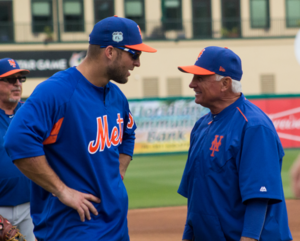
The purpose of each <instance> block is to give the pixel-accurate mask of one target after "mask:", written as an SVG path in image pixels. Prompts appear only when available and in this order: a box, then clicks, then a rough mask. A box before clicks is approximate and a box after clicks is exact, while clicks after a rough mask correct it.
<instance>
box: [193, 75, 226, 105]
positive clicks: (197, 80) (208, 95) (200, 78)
mask: <svg viewBox="0 0 300 241" xmlns="http://www.w3.org/2000/svg"><path fill="white" fill-rule="evenodd" d="M189 87H190V88H192V89H194V91H195V102H196V103H197V104H200V105H202V106H204V107H207V108H212V107H215V105H217V104H218V102H219V101H220V100H221V88H222V81H216V75H194V77H193V79H192V81H191V83H190V85H189Z"/></svg>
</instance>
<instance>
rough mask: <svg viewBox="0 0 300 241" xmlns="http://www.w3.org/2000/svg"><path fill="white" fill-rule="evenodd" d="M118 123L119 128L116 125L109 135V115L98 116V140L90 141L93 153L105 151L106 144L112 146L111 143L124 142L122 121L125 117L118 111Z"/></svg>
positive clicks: (115, 144) (90, 150)
mask: <svg viewBox="0 0 300 241" xmlns="http://www.w3.org/2000/svg"><path fill="white" fill-rule="evenodd" d="M116 121H117V124H118V125H119V130H118V128H117V127H116V126H114V128H113V129H112V131H111V134H110V136H109V133H108V122H107V115H105V116H103V120H102V117H98V118H97V136H96V140H94V141H90V143H89V145H88V151H89V153H91V154H95V153H96V152H97V151H103V150H104V148H105V146H106V147H107V148H110V147H111V145H113V146H117V145H118V144H122V139H123V133H122V123H123V118H121V115H120V114H119V113H118V118H117V120H116Z"/></svg>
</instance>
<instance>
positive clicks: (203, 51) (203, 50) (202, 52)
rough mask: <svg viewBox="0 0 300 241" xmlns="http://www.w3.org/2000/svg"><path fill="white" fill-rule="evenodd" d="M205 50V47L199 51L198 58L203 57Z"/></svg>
mask: <svg viewBox="0 0 300 241" xmlns="http://www.w3.org/2000/svg"><path fill="white" fill-rule="evenodd" d="M204 51H205V49H202V50H201V52H200V53H199V55H198V58H197V59H199V58H200V57H201V55H202V54H203V52H204Z"/></svg>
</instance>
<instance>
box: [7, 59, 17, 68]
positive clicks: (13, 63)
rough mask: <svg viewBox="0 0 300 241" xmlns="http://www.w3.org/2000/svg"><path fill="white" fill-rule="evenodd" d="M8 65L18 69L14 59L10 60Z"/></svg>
mask: <svg viewBox="0 0 300 241" xmlns="http://www.w3.org/2000/svg"><path fill="white" fill-rule="evenodd" d="M8 63H9V64H10V66H12V67H13V68H16V67H17V65H16V62H15V61H14V60H13V59H9V60H8Z"/></svg>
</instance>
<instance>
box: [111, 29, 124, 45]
mask: <svg viewBox="0 0 300 241" xmlns="http://www.w3.org/2000/svg"><path fill="white" fill-rule="evenodd" d="M112 39H113V41H115V42H117V43H119V42H121V41H123V33H122V32H113V34H112Z"/></svg>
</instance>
